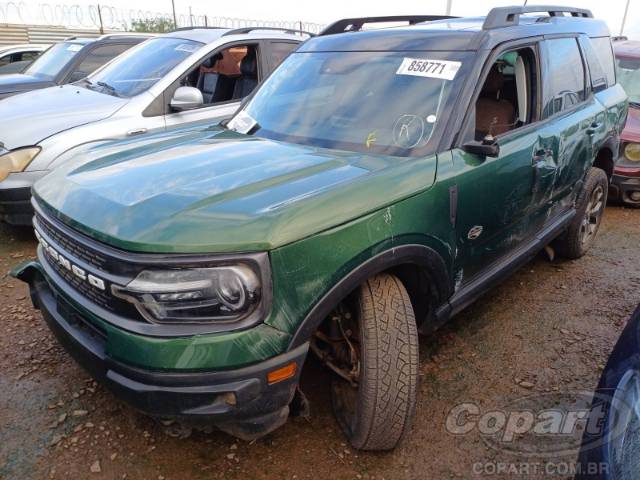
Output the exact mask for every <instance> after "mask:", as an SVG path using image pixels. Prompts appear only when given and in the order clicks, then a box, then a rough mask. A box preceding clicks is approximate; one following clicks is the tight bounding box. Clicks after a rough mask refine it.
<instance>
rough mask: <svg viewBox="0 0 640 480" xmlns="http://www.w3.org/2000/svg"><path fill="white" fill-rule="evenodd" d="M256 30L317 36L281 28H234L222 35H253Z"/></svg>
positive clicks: (302, 31)
mask: <svg viewBox="0 0 640 480" xmlns="http://www.w3.org/2000/svg"><path fill="white" fill-rule="evenodd" d="M256 30H267V31H276V32H285V33H291V34H293V35H299V34H302V35H309V36H310V37H313V36H315V33H311V32H305V31H304V30H296V29H294V28H279V27H242V28H234V29H233V30H229V31H228V32H225V33H223V34H222V36H223V37H226V36H228V35H242V34H245V33H251V32H254V31H256Z"/></svg>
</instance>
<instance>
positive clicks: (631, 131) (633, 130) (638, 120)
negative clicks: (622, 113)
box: [622, 107, 640, 142]
mask: <svg viewBox="0 0 640 480" xmlns="http://www.w3.org/2000/svg"><path fill="white" fill-rule="evenodd" d="M622 140H624V141H626V142H640V109H639V108H634V107H629V115H628V116H627V124H626V125H625V127H624V130H623V132H622Z"/></svg>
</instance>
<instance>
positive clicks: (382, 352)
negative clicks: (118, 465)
mask: <svg viewBox="0 0 640 480" xmlns="http://www.w3.org/2000/svg"><path fill="white" fill-rule="evenodd" d="M539 10H540V7H509V8H496V9H493V10H491V12H490V13H489V14H488V16H487V17H486V18H464V19H454V18H445V19H438V18H433V17H401V18H399V17H394V18H390V17H385V18H369V19H366V18H365V19H349V20H344V21H340V22H337V23H336V24H334V25H332V26H330V27H328V28H327V29H326V30H325V31H324V32H323V34H321V35H319V36H318V37H316V38H312V39H310V40H308V41H307V42H306V43H304V44H303V45H302V46H301V47H300V48H299V49H298V50H297V51H296V52H295V53H293V54H291V55H290V56H289V57H288V58H287V59H286V60H285V61H284V62H283V63H282V64H281V66H280V67H279V68H278V69H277V70H276V71H275V72H274V73H273V74H272V75H271V76H270V77H269V78H268V79H267V80H266V81H265V83H264V84H263V85H262V87H260V88H259V89H258V90H257V91H256V93H255V94H254V95H253V96H252V98H251V99H250V100H249V101H248V102H246V103H245V104H244V105H243V107H242V108H241V109H240V110H239V111H238V112H237V114H236V115H235V116H234V117H233V118H232V119H231V120H230V121H229V122H227V123H226V125H224V126H219V127H215V128H213V127H212V128H211V129H210V130H209V131H207V132H206V134H200V135H191V136H186V137H180V138H174V139H173V140H171V141H168V140H167V139H166V138H165V139H164V140H161V141H143V140H141V141H140V143H139V144H137V145H134V146H132V145H131V143H128V144H127V147H126V148H123V149H122V150H120V151H119V150H118V149H117V148H114V147H113V146H112V147H110V149H109V150H108V151H106V152H103V154H100V148H98V149H96V150H94V151H92V153H91V154H87V155H86V156H85V157H84V158H83V159H82V161H81V162H75V163H74V164H73V165H71V163H69V164H66V165H65V166H62V167H61V168H60V169H58V170H57V171H55V172H53V173H52V174H50V175H49V176H48V177H47V178H44V179H43V180H41V181H39V182H37V183H36V185H35V188H34V195H33V197H34V198H33V201H34V208H35V210H36V215H35V218H34V226H35V229H36V232H37V237H38V239H39V242H40V246H39V248H38V258H37V260H36V261H32V262H29V263H26V264H25V265H23V266H22V267H19V268H18V269H16V271H14V275H16V276H17V277H18V278H20V279H23V280H24V281H26V282H28V283H29V285H30V290H31V296H32V299H33V302H34V305H35V306H36V307H37V308H40V309H41V311H42V314H43V316H44V318H45V320H46V321H47V322H48V324H49V326H50V327H51V329H52V330H53V331H54V332H55V333H56V335H57V336H58V338H59V340H60V342H61V343H62V344H64V345H65V347H66V348H67V349H68V350H69V352H70V353H71V354H72V355H74V356H75V358H76V359H77V360H78V361H79V362H80V364H82V365H83V366H84V367H85V368H86V369H88V370H89V371H90V372H91V373H92V374H93V375H94V376H95V377H97V378H98V379H100V380H102V381H103V382H104V383H105V384H106V385H107V387H109V388H110V389H111V390H112V391H113V392H114V393H115V394H116V395H118V396H120V397H122V398H124V399H125V400H127V401H128V402H129V403H130V404H131V405H133V406H134V407H136V408H138V409H140V410H142V411H144V412H147V413H149V414H151V415H154V416H158V417H162V418H179V419H182V420H183V421H184V422H188V421H189V420H191V421H193V422H196V423H197V422H208V423H209V424H214V425H216V426H218V427H219V428H220V429H222V430H224V431H226V432H229V433H232V434H234V435H237V436H239V437H241V438H245V439H249V438H256V437H258V436H260V435H264V434H265V433H267V432H270V431H272V430H273V429H275V428H276V427H278V426H280V425H282V424H283V423H284V422H285V421H286V418H287V416H288V415H289V412H290V405H294V406H296V407H297V408H299V406H300V405H302V406H304V405H305V402H304V396H303V394H302V393H301V392H300V390H299V389H298V388H297V387H298V383H299V379H300V373H301V370H302V366H303V364H304V362H305V358H306V356H307V353H308V351H309V350H311V351H312V352H313V353H314V354H316V355H317V356H318V357H319V358H320V360H321V361H322V362H323V363H324V364H325V365H326V366H327V367H328V368H330V369H331V370H332V372H333V373H334V374H335V375H334V377H335V379H334V381H333V382H332V385H331V387H330V388H331V391H332V398H333V403H334V410H335V413H336V416H337V419H338V422H339V424H340V425H341V427H342V429H343V430H344V432H345V434H346V436H347V437H348V438H349V440H350V442H351V443H352V445H353V446H354V447H357V448H362V449H372V450H382V449H390V448H393V447H394V446H396V445H397V444H398V442H399V441H400V439H401V438H402V437H403V435H404V434H405V433H406V432H407V430H408V428H409V426H410V424H411V420H412V417H413V416H414V410H415V406H416V394H417V392H418V332H419V331H421V332H430V331H432V330H434V329H435V328H437V327H438V326H440V325H442V324H443V322H445V321H446V320H447V319H449V318H451V316H452V315H454V314H456V313H457V312H459V311H460V310H461V309H463V308H464V307H466V306H467V305H469V304H470V303H471V302H472V301H474V300H475V299H476V298H478V297H479V296H480V295H481V294H482V293H483V292H485V291H486V290H487V289H488V288H489V287H490V286H492V285H494V284H495V283H496V282H498V281H500V280H501V279H503V278H504V277H505V276H506V275H507V274H508V273H510V272H512V271H513V270H514V269H515V268H517V267H519V266H521V265H523V264H524V263H525V262H527V261H528V260H529V259H531V258H532V257H533V256H534V255H535V254H536V253H537V252H538V251H540V250H541V249H543V248H544V247H545V246H548V245H550V244H552V245H553V248H555V250H556V251H557V252H558V253H559V254H562V255H564V256H566V257H568V258H571V259H575V258H578V257H580V256H582V255H584V254H585V252H586V251H587V250H588V249H589V247H591V246H592V245H593V242H594V236H595V235H596V232H597V231H598V227H599V225H600V221H601V219H602V215H603V212H604V205H605V202H606V196H607V189H608V186H609V176H610V175H611V172H612V169H613V161H614V155H615V152H618V149H619V135H620V131H621V129H622V126H623V124H624V121H625V117H626V111H627V99H626V95H625V93H624V91H623V90H622V88H621V87H620V86H619V85H617V84H616V83H615V81H611V80H610V79H609V78H608V77H607V76H606V75H604V74H603V72H606V71H607V68H608V67H609V64H610V63H611V62H613V59H612V57H611V53H610V51H611V49H608V50H607V49H598V48H594V42H603V43H606V42H609V32H608V30H607V28H606V26H605V24H604V23H603V22H601V21H598V20H594V19H593V18H592V15H591V13H590V12H589V11H587V10H581V9H575V8H565V7H551V8H549V7H545V8H544V11H545V14H544V15H538V16H534V15H524V14H529V13H540V12H539ZM567 14H568V15H567ZM393 20H405V21H408V23H409V25H407V26H401V27H398V26H394V27H389V28H382V29H378V30H371V29H362V28H361V27H362V26H363V25H364V24H367V23H374V22H389V21H393ZM607 51H608V52H609V53H606V52H607Z"/></svg>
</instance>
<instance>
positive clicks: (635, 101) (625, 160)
mask: <svg viewBox="0 0 640 480" xmlns="http://www.w3.org/2000/svg"><path fill="white" fill-rule="evenodd" d="M613 49H614V52H615V56H616V67H617V77H618V82H619V83H620V85H622V87H623V88H624V89H625V91H626V92H627V95H629V117H628V118H627V125H626V126H625V129H624V131H623V132H622V136H621V140H622V142H621V144H620V158H619V159H618V162H617V164H616V167H615V170H614V175H613V180H612V184H611V192H610V195H609V196H610V198H614V199H618V200H619V201H621V202H622V203H624V204H626V205H632V206H635V207H640V42H634V41H630V40H626V39H622V40H619V41H616V42H614V43H613Z"/></svg>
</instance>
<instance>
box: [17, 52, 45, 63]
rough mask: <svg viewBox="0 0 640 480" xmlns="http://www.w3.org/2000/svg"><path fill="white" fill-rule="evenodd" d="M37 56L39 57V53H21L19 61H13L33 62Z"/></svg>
mask: <svg viewBox="0 0 640 480" xmlns="http://www.w3.org/2000/svg"><path fill="white" fill-rule="evenodd" d="M38 55H40V52H22V53H21V54H20V59H19V60H14V61H16V62H31V61H32V60H35V59H36V58H38Z"/></svg>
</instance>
